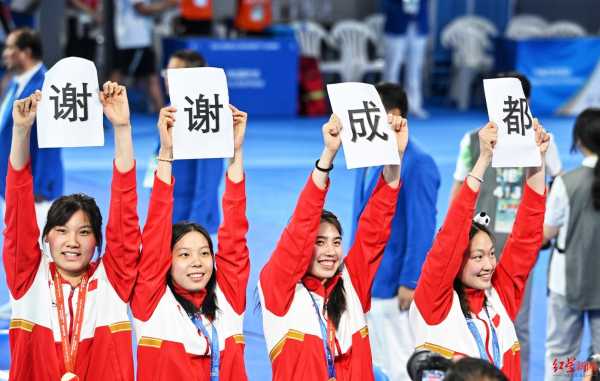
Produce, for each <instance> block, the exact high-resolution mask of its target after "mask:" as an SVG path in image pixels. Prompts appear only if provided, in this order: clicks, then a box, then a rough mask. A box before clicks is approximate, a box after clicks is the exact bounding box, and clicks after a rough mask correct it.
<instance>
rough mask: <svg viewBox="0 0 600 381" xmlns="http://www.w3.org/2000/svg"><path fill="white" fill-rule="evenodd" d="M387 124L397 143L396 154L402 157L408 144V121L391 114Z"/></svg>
mask: <svg viewBox="0 0 600 381" xmlns="http://www.w3.org/2000/svg"><path fill="white" fill-rule="evenodd" d="M388 122H389V123H390V127H391V128H392V131H393V132H394V134H395V135H396V142H397V143H398V152H399V153H400V155H404V151H405V150H406V145H407V144H408V121H407V120H406V119H405V118H403V117H401V116H395V115H392V114H389V115H388Z"/></svg>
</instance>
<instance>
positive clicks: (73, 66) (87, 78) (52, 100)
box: [36, 57, 104, 148]
mask: <svg viewBox="0 0 600 381" xmlns="http://www.w3.org/2000/svg"><path fill="white" fill-rule="evenodd" d="M98 91H99V88H98V74H97V72H96V66H95V65H94V63H93V62H92V61H89V60H86V59H83V58H79V57H67V58H63V59H62V60H60V61H58V62H57V63H56V65H54V66H52V68H51V69H50V70H48V71H47V72H46V76H45V78H44V85H43V86H42V101H41V102H40V104H39V105H38V112H37V117H36V118H37V119H36V120H37V134H38V146H39V147H40V148H51V147H91V146H103V145H104V128H103V126H102V104H101V103H100V98H99V95H98Z"/></svg>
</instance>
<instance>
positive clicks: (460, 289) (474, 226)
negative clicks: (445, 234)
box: [453, 221, 496, 318]
mask: <svg viewBox="0 0 600 381" xmlns="http://www.w3.org/2000/svg"><path fill="white" fill-rule="evenodd" d="M479 232H483V233H485V234H487V235H488V237H490V239H491V240H492V243H493V244H494V245H496V237H494V234H493V233H492V231H491V230H490V229H488V227H487V226H485V225H482V224H480V223H478V222H475V221H473V222H472V223H471V229H470V230H469V245H470V243H471V240H472V239H473V237H475V235H476V234H477V233H479ZM468 253H469V247H467V251H466V252H465V255H468ZM453 286H454V291H456V293H457V294H458V301H459V302H460V309H461V311H462V313H463V315H465V317H467V318H468V317H471V308H470V307H469V301H468V300H467V294H466V292H465V286H464V285H463V284H462V282H461V280H460V275H459V276H457V277H456V278H455V279H454V284H453Z"/></svg>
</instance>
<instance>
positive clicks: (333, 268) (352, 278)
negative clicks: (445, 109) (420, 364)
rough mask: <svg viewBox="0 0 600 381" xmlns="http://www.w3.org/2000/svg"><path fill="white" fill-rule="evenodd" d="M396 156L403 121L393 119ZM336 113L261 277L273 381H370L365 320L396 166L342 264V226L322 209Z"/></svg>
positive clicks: (336, 133) (402, 144)
mask: <svg viewBox="0 0 600 381" xmlns="http://www.w3.org/2000/svg"><path fill="white" fill-rule="evenodd" d="M390 121H391V124H392V128H393V130H394V132H395V139H396V140H397V143H398V151H399V153H400V156H401V157H402V155H403V154H404V150H405V148H406V144H407V139H408V128H407V126H406V121H405V120H404V119H402V118H401V117H391V116H390ZM340 131H341V124H340V121H339V119H338V118H337V117H336V116H335V115H333V116H332V117H331V119H330V120H329V122H328V123H326V124H325V125H324V126H323V139H324V143H325V147H324V149H323V152H322V154H321V157H320V159H319V160H318V161H317V162H316V164H315V169H314V170H313V171H312V174H311V176H310V178H309V179H308V182H307V183H306V185H305V187H304V190H303V191H302V193H301V194H300V198H299V200H298V204H297V205H296V210H295V211H294V214H293V216H292V218H291V220H290V222H289V223H288V225H287V227H286V228H285V230H284V231H283V234H282V235H281V238H280V240H279V243H278V244H277V247H276V249H275V251H274V252H273V254H272V255H271V258H270V259H269V261H268V262H267V264H266V265H265V267H264V268H263V269H262V271H261V273H260V284H259V295H260V301H261V307H262V311H263V328H264V333H265V339H266V342H267V348H268V350H269V356H270V358H271V366H272V368H273V379H274V380H278V381H279V380H328V379H332V378H334V379H336V380H356V381H358V380H361V381H363V380H373V365H372V361H371V349H370V346H369V338H368V330H367V322H366V318H365V314H366V313H367V312H368V311H369V308H370V302H371V284H372V282H373V278H374V277H375V273H376V272H377V268H378V266H379V263H380V261H381V255H382V254H383V248H384V247H385V245H386V243H387V241H388V238H389V234H390V229H391V221H392V217H393V216H394V212H395V210H396V200H397V198H398V190H399V187H400V185H399V183H400V180H399V179H400V166H399V165H388V166H385V168H384V170H383V175H382V177H381V178H380V179H379V182H378V184H377V185H376V187H375V189H374V191H373V195H372V196H371V200H370V201H369V203H368V204H367V206H366V208H365V210H364V212H363V213H362V216H361V218H360V222H359V225H358V229H357V233H356V237H355V243H354V245H353V246H352V248H351V250H350V252H349V253H348V255H347V256H346V257H345V258H342V228H341V225H340V222H339V221H338V219H337V217H336V216H335V215H334V214H333V213H331V212H328V211H325V210H323V204H324V202H325V196H326V194H327V189H328V185H329V171H330V170H331V169H332V168H333V164H332V163H333V159H334V157H335V155H336V153H337V151H338V149H339V147H340V144H341V137H340Z"/></svg>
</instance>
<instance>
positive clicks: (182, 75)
mask: <svg viewBox="0 0 600 381" xmlns="http://www.w3.org/2000/svg"><path fill="white" fill-rule="evenodd" d="M167 77H168V80H169V97H170V99H171V104H172V105H173V106H175V107H176V108H177V112H176V114H175V126H174V128H173V158H174V159H208V158H220V157H232V156H233V117H232V113H231V109H230V108H229V93H228V91H227V78H226V77H225V72H224V71H223V69H220V68H215V67H195V68H185V69H169V70H168V71H167Z"/></svg>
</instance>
